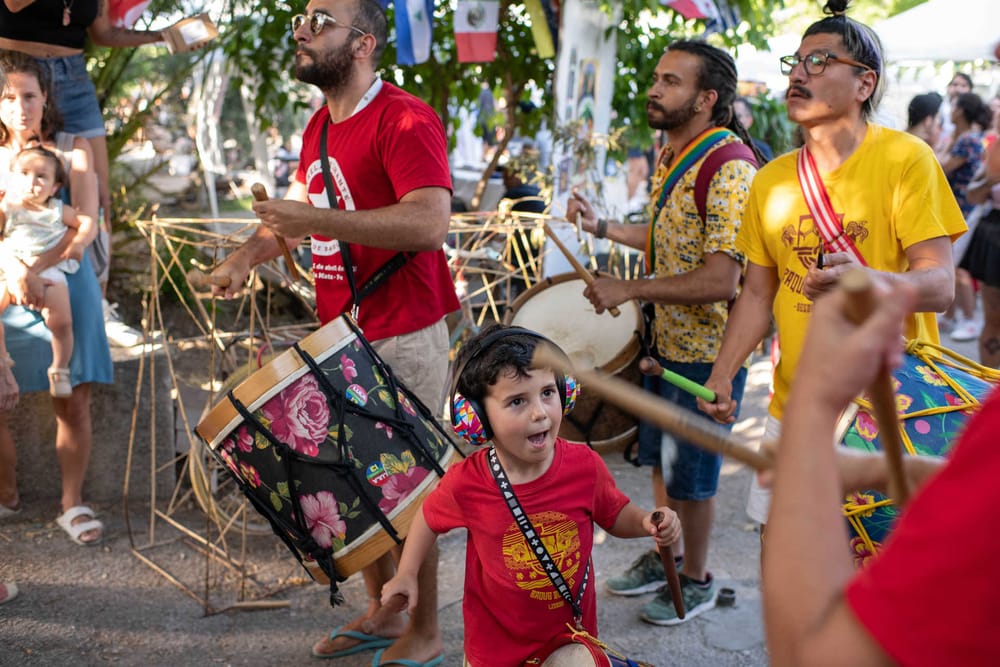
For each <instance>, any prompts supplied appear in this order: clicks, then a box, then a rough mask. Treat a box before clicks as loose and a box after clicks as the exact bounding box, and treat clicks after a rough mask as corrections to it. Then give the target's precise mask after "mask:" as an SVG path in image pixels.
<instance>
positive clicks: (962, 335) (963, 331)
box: [950, 320, 982, 343]
mask: <svg viewBox="0 0 1000 667" xmlns="http://www.w3.org/2000/svg"><path fill="white" fill-rule="evenodd" d="M981 328H982V326H981V325H980V324H979V322H976V321H975V320H962V321H961V322H958V323H957V324H956V325H955V328H954V329H952V330H951V334H950V335H951V339H952V340H953V341H957V342H960V343H961V342H965V341H969V340H975V339H977V338H979V331H980V329H981Z"/></svg>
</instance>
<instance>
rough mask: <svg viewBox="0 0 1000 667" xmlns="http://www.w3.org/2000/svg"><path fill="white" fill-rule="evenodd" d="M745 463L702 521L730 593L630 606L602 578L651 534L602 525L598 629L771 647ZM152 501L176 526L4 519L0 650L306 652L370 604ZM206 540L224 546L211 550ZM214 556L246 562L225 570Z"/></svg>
mask: <svg viewBox="0 0 1000 667" xmlns="http://www.w3.org/2000/svg"><path fill="white" fill-rule="evenodd" d="M763 376H764V379H763V380H761V379H758V380H756V381H755V382H754V388H753V389H752V390H751V391H750V392H748V401H749V402H748V403H747V407H748V408H749V407H750V406H751V405H755V406H757V407H756V408H754V409H750V410H748V411H747V413H744V415H743V419H742V420H741V422H740V423H739V424H738V425H737V429H738V431H739V432H742V433H744V434H746V435H747V437H748V438H753V437H755V434H757V433H758V432H759V430H760V428H761V424H762V415H763V405H764V401H765V400H766V395H767V383H766V372H765V373H764V374H763ZM759 377H760V374H758V378H759ZM748 389H749V388H748ZM605 460H606V461H607V463H608V465H609V467H610V468H611V470H612V473H613V475H614V476H615V478H616V480H617V481H618V484H619V486H620V487H621V488H622V489H623V491H625V493H627V494H628V495H629V496H630V497H632V498H633V500H634V501H636V502H637V503H639V504H640V505H642V506H645V507H650V506H651V490H650V487H649V473H648V470H647V469H639V468H635V467H633V466H631V465H630V464H628V463H625V462H624V460H623V459H622V457H621V455H620V454H619V453H614V454H608V455H606V456H605ZM749 476H750V473H749V471H748V470H746V469H745V468H743V467H742V466H740V465H736V464H729V463H727V464H726V465H724V467H723V473H722V477H721V481H720V494H719V505H718V510H717V520H716V526H715V530H714V532H713V543H712V555H711V559H712V561H711V562H710V567H711V568H712V570H713V572H714V574H715V576H716V579H717V581H718V582H719V584H720V585H721V586H728V587H731V588H733V589H734V590H735V591H736V594H737V603H736V605H735V606H734V607H730V608H725V609H722V608H719V609H716V610H714V611H711V612H708V613H706V614H704V615H702V616H700V617H698V618H696V619H694V620H692V621H690V622H689V623H685V624H684V625H681V626H677V627H675V628H662V627H656V626H651V625H647V624H645V623H642V622H640V621H639V620H638V611H639V608H640V607H641V605H642V604H643V603H645V602H646V601H647V600H648V596H647V597H641V598H621V597H616V596H614V595H611V594H609V593H608V592H607V591H606V590H605V589H604V588H603V586H602V585H601V583H600V582H601V581H602V580H604V579H606V578H607V577H609V576H612V575H614V574H616V573H618V572H620V571H622V570H624V569H625V568H626V567H627V566H628V565H629V564H630V563H631V562H632V561H633V560H634V559H635V558H636V557H637V556H638V555H639V554H641V553H642V551H643V550H644V549H646V548H648V545H647V544H645V542H644V541H641V540H627V541H626V540H616V539H614V538H610V537H608V536H606V535H603V534H599V535H598V537H597V540H596V544H595V550H594V563H595V577H596V579H597V582H598V583H597V587H598V609H599V618H600V624H601V633H602V636H604V637H606V638H610V639H611V641H612V642H613V643H614V644H615V645H617V646H619V647H625V648H627V649H628V651H629V652H630V653H631V655H632V656H633V657H636V658H638V659H643V660H646V661H649V662H650V663H652V664H655V665H659V666H660V667H664V666H667V665H684V666H688V665H695V666H701V665H704V666H708V665H712V666H720V665H721V666H725V665H732V666H737V665H741V666H742V665H764V664H766V663H767V658H766V652H765V649H764V645H763V629H762V622H761V612H760V596H759V589H758V584H759V579H758V562H757V549H758V537H757V533H756V531H755V530H754V529H753V526H751V525H750V524H749V523H748V522H747V520H746V517H745V515H744V512H743V502H744V500H745V497H746V496H745V494H746V488H747V485H748V483H749ZM158 505H159V508H160V510H161V511H163V512H164V513H166V514H167V515H168V516H169V519H170V521H172V522H174V523H176V524H177V525H178V526H180V527H181V528H183V530H184V531H185V532H181V531H179V530H178V529H176V528H175V527H173V526H172V525H171V523H169V522H168V521H167V520H165V519H163V518H161V517H160V516H157V517H156V518H155V519H154V520H151V517H150V508H149V506H148V503H144V502H135V501H133V502H131V503H129V504H128V506H127V507H126V506H125V505H124V504H122V503H114V504H107V505H98V506H95V509H97V510H98V512H99V514H100V518H101V519H102V520H103V521H104V523H105V525H106V538H105V540H104V542H103V544H101V545H99V546H96V547H80V546H77V545H75V544H73V543H71V542H70V541H69V540H68V539H67V537H66V536H65V535H64V534H63V532H62V531H61V530H60V529H59V528H58V527H57V526H56V524H55V521H54V518H55V516H56V513H57V510H58V507H57V501H52V502H47V503H36V504H34V505H32V506H29V507H26V508H25V511H24V513H23V514H22V515H21V516H19V517H17V518H16V519H15V520H12V521H11V520H8V521H4V522H0V580H4V581H10V580H16V581H17V582H18V584H19V586H20V588H21V594H20V596H19V598H18V599H16V600H14V601H12V602H10V603H8V604H5V605H2V606H0V665H19V666H20V665H44V666H49V665H52V666H60V665H82V666H89V665H95V666H96V665H108V664H113V665H136V666H139V665H142V666H154V667H177V666H178V665H233V666H237V665H273V664H309V663H311V662H314V660H313V659H312V658H311V657H310V655H309V653H310V647H311V645H312V644H313V643H314V642H315V641H317V640H318V639H320V638H321V637H322V636H323V634H324V633H325V632H328V631H329V630H330V629H332V628H333V627H335V626H337V625H339V624H341V623H344V622H346V621H347V620H349V619H351V618H353V617H354V616H355V615H357V614H358V613H359V612H360V611H361V609H362V608H363V606H364V604H365V601H366V594H365V591H364V586H363V582H362V580H361V578H360V577H352V578H351V579H349V580H348V581H347V582H346V583H344V584H342V591H343V593H344V596H345V598H346V604H345V605H343V606H340V607H336V608H331V607H330V605H329V599H328V589H327V588H326V587H323V586H320V585H318V584H314V583H311V582H310V581H309V580H308V578H307V577H306V575H305V573H304V571H303V570H301V568H300V567H299V566H298V564H297V563H296V562H295V561H294V559H293V558H292V557H291V555H290V554H289V553H288V552H287V551H286V549H285V548H284V546H283V545H281V544H280V543H279V542H278V540H277V539H276V538H275V537H274V536H273V535H271V534H270V532H269V530H265V531H264V533H262V534H251V535H248V536H247V538H246V540H245V541H244V540H243V539H242V536H241V532H240V526H241V524H240V523H239V522H237V523H236V525H235V526H234V527H233V528H232V529H231V530H230V531H229V532H228V533H227V534H226V535H225V537H224V538H220V536H219V534H218V531H217V530H216V529H215V528H214V527H213V526H211V525H209V524H208V522H207V520H206V515H205V514H204V513H203V512H201V511H200V509H199V508H198V505H197V503H195V502H194V501H193V500H190V499H186V500H183V501H181V502H178V503H176V507H175V508H174V509H172V510H169V512H168V511H167V510H165V508H164V506H165V503H159V504H158ZM151 526H152V528H153V530H152V531H151V530H150V527H151ZM192 536H193V537H192ZM206 542H207V543H211V544H213V545H215V547H217V548H218V549H219V550H220V551H221V552H223V554H224V555H225V557H226V558H225V559H214V558H211V559H210V558H207V557H206V556H205V546H204V545H205V543H206ZM464 544H465V537H464V533H461V532H456V533H454V534H450V535H447V536H444V537H442V538H441V540H440V546H441V560H440V564H439V568H438V572H439V586H438V588H439V600H438V609H439V619H440V622H441V628H442V634H443V638H444V642H445V646H446V660H445V662H444V665H445V667H460V665H461V664H462V638H463V629H462V610H461V603H462V578H463V572H464ZM222 560H228V561H230V562H231V563H235V565H237V566H238V564H239V563H241V562H242V563H244V567H243V568H239V567H235V568H234V569H235V571H234V570H231V569H230V568H228V567H226V566H224V565H223V564H222V562H221V561H222ZM171 577H172V578H175V579H176V580H177V582H178V583H181V584H183V585H184V587H186V589H187V591H186V592H185V591H184V590H182V588H181V587H179V586H178V585H176V584H175V583H172V581H171ZM241 591H242V594H243V596H244V598H245V599H248V600H255V601H270V600H276V601H279V602H280V603H281V604H283V605H286V606H282V607H280V608H277V609H270V610H247V609H240V608H239V607H238V606H233V605H235V603H237V602H238V601H239V599H240V596H241ZM371 659H372V653H371V652H364V653H360V654H357V655H355V656H351V657H350V658H343V659H341V660H339V661H337V662H336V663H335V664H337V665H341V666H342V667H361V666H362V665H369V664H371Z"/></svg>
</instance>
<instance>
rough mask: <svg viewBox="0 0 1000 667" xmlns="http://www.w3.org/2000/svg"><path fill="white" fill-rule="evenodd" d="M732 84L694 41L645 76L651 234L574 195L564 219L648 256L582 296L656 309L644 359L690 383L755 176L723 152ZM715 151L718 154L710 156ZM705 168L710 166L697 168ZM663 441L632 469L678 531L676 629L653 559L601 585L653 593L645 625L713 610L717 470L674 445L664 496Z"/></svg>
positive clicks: (643, 441) (721, 296)
mask: <svg viewBox="0 0 1000 667" xmlns="http://www.w3.org/2000/svg"><path fill="white" fill-rule="evenodd" d="M736 82H737V77H736V65H735V63H734V62H733V59H732V58H731V57H730V56H729V54H727V53H726V52H725V51H722V50H720V49H718V48H715V47H713V46H709V45H708V44H706V43H704V42H695V41H691V42H675V43H674V44H671V45H670V47H669V48H668V49H667V51H666V53H664V55H663V56H662V57H661V58H660V61H659V63H658V64H657V66H656V69H655V71H654V73H653V84H652V86H651V87H650V89H649V93H648V102H647V107H646V110H647V115H648V117H649V125H650V127H652V128H654V129H660V130H665V131H666V132H667V135H668V137H669V144H668V145H667V147H666V148H665V149H664V151H663V152H662V153H661V155H660V159H659V160H658V163H659V164H658V166H657V169H656V174H655V175H654V177H653V188H652V199H653V212H652V215H651V223H650V224H646V225H635V224H629V225H625V224H620V223H610V224H609V223H608V221H606V220H597V219H596V216H595V214H594V211H593V209H592V208H591V207H590V204H589V203H588V202H587V201H586V200H585V199H584V198H583V197H580V196H579V195H576V194H574V196H573V197H572V198H571V199H570V202H569V203H568V205H567V208H566V211H567V212H566V216H567V217H568V218H569V219H570V220H574V219H576V215H577V213H580V214H582V217H581V221H582V223H583V227H584V229H586V230H587V231H590V232H593V233H595V235H596V236H598V237H604V236H607V237H608V238H610V239H611V240H613V241H616V242H619V243H623V244H625V245H629V246H631V247H633V248H639V249H643V248H645V249H646V251H647V270H648V271H649V272H650V273H651V274H652V275H651V276H650V277H649V279H642V280H620V279H617V278H610V277H600V278H597V279H596V280H595V281H594V283H593V284H592V285H591V286H589V287H588V288H587V290H586V291H585V292H584V293H585V295H586V296H587V298H589V299H590V301H591V302H592V303H593V304H594V308H595V309H596V311H597V312H598V313H600V312H603V311H604V310H605V309H609V308H612V307H614V306H617V305H619V304H622V303H624V302H625V301H628V300H631V299H637V300H641V301H645V302H649V303H653V304H655V307H656V316H655V318H654V329H655V337H654V345H653V347H654V348H655V351H652V350H651V353H653V354H655V355H656V356H657V357H658V359H659V361H660V363H661V364H662V365H663V366H664V367H665V368H667V369H668V370H671V371H673V372H676V373H679V374H681V375H682V376H684V377H686V378H688V379H690V380H692V381H694V382H698V383H701V382H704V381H705V380H706V379H707V378H708V374H709V373H710V372H711V369H712V361H713V360H714V359H715V356H716V354H717V353H718V351H719V345H720V343H721V341H722V333H723V331H724V328H725V324H726V318H727V317H728V307H727V301H729V300H730V299H732V298H733V297H734V296H735V294H736V291H737V289H738V286H739V279H740V272H741V269H742V265H743V262H744V257H743V254H742V253H741V252H739V251H738V250H737V249H736V232H737V230H738V229H739V223H740V218H741V217H742V214H743V208H744V206H745V205H746V202H747V197H748V195H749V192H750V183H751V181H752V180H753V176H754V174H755V173H756V169H755V167H754V165H752V164H751V163H750V162H748V161H746V160H745V159H733V158H732V157H731V156H732V155H733V152H732V151H734V150H738V149H740V148H742V147H740V146H739V144H740V142H741V141H742V143H744V144H746V145H747V146H749V145H750V138H749V135H748V134H747V133H746V130H745V129H744V128H743V127H742V126H741V125H740V124H739V121H737V120H736V119H735V114H734V113H733V109H732V106H733V100H734V99H735V98H736ZM733 145H736V147H737V148H736V149H734V148H732V146H733ZM721 150H725V151H726V152H725V153H716V151H721ZM713 155H714V156H715V158H713V157H712V156H713ZM724 158H726V159H725V160H724ZM757 159H758V160H759V159H760V156H757ZM710 160H711V165H708V166H705V165H706V164H708V162H709V161H710ZM719 163H721V164H719ZM717 164H718V166H717V167H716V166H714V165H717ZM703 166H705V169H706V172H705V174H704V175H703V178H707V177H708V176H709V175H710V174H711V175H712V177H711V180H710V182H709V183H708V187H707V191H706V192H705V202H704V216H702V214H701V212H699V210H698V209H699V206H698V203H697V202H696V198H697V194H696V191H697V190H698V189H699V188H698V187H696V185H697V183H698V180H699V178H698V176H699V174H700V170H701V169H702V167H703ZM713 171H714V174H713V173H712V172H713ZM650 260H651V261H650ZM745 379H746V372H745V371H740V373H739V375H738V376H737V377H736V379H735V381H734V383H733V384H734V387H735V389H734V393H735V394H736V395H741V394H740V392H741V391H742V388H743V383H744V381H745ZM649 380H651V381H654V380H655V381H656V382H655V383H654V386H651V387H650V389H651V390H652V391H657V392H658V393H659V394H660V395H661V396H662V397H664V398H666V399H667V400H670V401H673V402H674V403H675V404H677V405H679V406H681V407H684V408H686V409H689V410H691V411H693V412H696V411H697V405H696V403H695V401H694V397H693V396H690V395H688V394H685V393H684V392H682V391H681V390H680V389H677V388H676V387H674V386H672V385H669V384H668V383H666V382H660V381H658V379H655V378H649ZM662 442H663V434H662V433H661V432H660V431H659V430H658V429H656V428H653V427H650V426H648V425H646V424H641V425H640V427H639V456H638V462H639V463H640V464H643V465H648V466H651V467H652V468H653V475H652V481H653V497H654V499H655V502H656V504H657V505H658V506H659V505H669V506H670V507H671V508H672V509H674V510H675V511H676V512H677V513H678V515H679V516H680V519H681V526H682V527H683V531H684V532H683V543H682V544H683V556H684V559H683V564H682V566H681V571H680V580H681V587H682V591H683V596H684V605H685V608H686V610H687V615H686V616H685V618H684V619H681V618H679V617H678V616H677V613H676V611H675V610H674V607H673V603H672V601H671V597H670V593H669V592H667V591H666V590H665V587H664V586H663V584H664V583H665V582H664V575H663V566H662V564H661V562H660V560H659V556H658V555H657V554H656V552H646V553H644V554H643V555H642V556H641V557H640V558H639V559H638V560H636V562H635V563H634V564H633V565H632V567H630V568H629V569H628V571H626V572H625V573H624V574H623V575H620V576H617V577H611V578H609V579H608V582H607V585H608V590H610V591H611V592H612V593H615V594H618V595H640V594H642V593H645V592H653V591H656V590H657V589H660V588H663V589H664V590H662V591H660V592H659V593H658V595H657V596H656V597H655V598H654V599H653V600H651V601H650V602H648V603H647V604H646V605H645V606H644V607H643V609H642V612H641V614H640V616H641V618H642V619H643V620H644V621H646V622H648V623H653V624H656V625H675V624H677V623H681V622H683V621H684V620H688V619H691V618H694V617H695V616H697V615H698V614H700V613H702V612H703V611H705V610H707V609H711V608H712V607H713V606H714V605H715V591H716V587H715V583H714V581H713V579H712V575H711V573H710V572H709V570H708V569H707V559H708V545H709V537H710V535H711V529H712V519H713V515H714V508H715V494H716V491H717V489H718V481H719V470H720V467H721V463H722V459H721V457H720V456H719V455H717V454H713V453H711V452H706V451H704V450H701V449H699V448H697V447H695V446H694V445H693V444H691V443H688V442H684V441H678V442H677V452H676V457H675V459H674V460H673V461H672V464H671V475H670V482H669V484H666V485H665V484H664V474H663V470H662V467H661V455H662ZM679 550H680V549H678V551H679Z"/></svg>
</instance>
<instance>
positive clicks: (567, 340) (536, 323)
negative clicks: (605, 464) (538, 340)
mask: <svg viewBox="0 0 1000 667" xmlns="http://www.w3.org/2000/svg"><path fill="white" fill-rule="evenodd" d="M585 288H586V283H585V282H584V281H583V279H582V278H580V277H579V276H578V275H577V274H576V273H564V274H560V275H557V276H552V277H550V278H546V279H544V280H542V281H540V282H538V283H537V284H535V285H534V286H532V287H531V288H530V289H529V290H527V291H526V292H524V293H522V294H521V295H519V296H518V298H517V299H516V300H515V301H514V303H513V304H511V308H510V309H509V310H508V311H507V312H506V313H505V315H504V323H505V324H510V325H515V326H521V327H525V328H527V329H531V330H533V331H537V332H538V333H540V334H542V335H543V336H545V337H546V338H549V339H550V340H552V342H554V343H556V344H557V345H559V346H560V347H561V348H562V349H563V351H564V352H565V353H566V354H567V355H568V356H569V357H570V359H571V360H572V361H573V363H574V364H575V365H577V366H579V367H583V368H597V369H599V370H601V371H603V372H605V373H608V374H611V375H615V376H618V377H619V378H620V379H622V380H625V381H627V382H630V383H632V384H635V385H637V386H639V385H641V379H642V376H641V373H640V372H639V357H640V351H641V350H642V334H641V332H642V312H641V310H640V308H639V305H638V304H637V303H636V302H635V301H628V302H626V303H624V304H622V305H621V306H619V309H620V310H621V315H620V316H619V317H618V318H613V317H612V315H611V314H610V313H607V312H605V313H603V314H601V315H597V314H596V313H595V312H594V308H593V306H592V305H591V304H590V302H589V301H588V300H587V299H586V298H585V297H584V296H583V291H584V289H585ZM550 303H551V304H552V306H553V309H552V310H549V309H548V307H547V306H548V305H549V304H550ZM556 308H562V309H563V311H564V312H563V313H559V312H558V311H557V310H556ZM565 311H569V312H565ZM609 328H613V333H612V334H610V339H611V340H610V341H608V340H602V341H601V346H600V347H601V349H599V350H596V354H599V355H600V357H599V358H597V359H596V363H595V359H594V358H593V357H594V356H596V355H595V354H592V352H594V351H593V350H588V349H587V348H588V343H592V342H593V341H592V340H580V336H588V337H594V336H597V335H601V336H605V338H607V337H608V336H609V331H608V330H609ZM638 426H639V425H638V421H637V420H636V418H635V417H634V416H633V415H631V414H629V413H627V412H625V411H623V410H620V409H618V408H617V407H615V406H613V405H611V404H610V403H606V402H604V401H603V400H601V399H600V398H598V397H597V396H596V395H594V394H589V393H588V392H587V387H586V386H582V387H581V391H580V398H579V399H578V400H577V403H576V407H575V408H573V411H572V412H571V413H570V414H568V415H566V416H565V417H563V421H562V426H561V427H560V429H559V435H560V436H562V437H563V438H565V439H567V440H571V441H574V442H583V443H587V444H589V445H590V446H591V447H593V448H594V449H595V450H597V451H599V452H602V453H603V452H612V451H620V450H624V449H625V448H626V447H627V446H628V445H630V444H631V443H633V442H635V439H636V437H637V434H638V430H639V428H638Z"/></svg>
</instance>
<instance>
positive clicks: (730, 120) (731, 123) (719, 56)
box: [667, 40, 767, 166]
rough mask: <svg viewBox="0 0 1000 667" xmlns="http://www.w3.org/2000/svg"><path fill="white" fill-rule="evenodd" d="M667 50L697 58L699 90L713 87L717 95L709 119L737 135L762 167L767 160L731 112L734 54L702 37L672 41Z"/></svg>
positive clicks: (734, 67) (735, 93)
mask: <svg viewBox="0 0 1000 667" xmlns="http://www.w3.org/2000/svg"><path fill="white" fill-rule="evenodd" d="M667 50H668V51H682V52H684V53H690V54H691V55H693V56H697V57H698V61H699V63H700V64H699V66H698V87H699V88H700V89H702V90H714V91H715V93H716V95H717V96H718V97H717V99H716V101H715V106H713V107H712V122H713V123H714V124H715V125H716V126H717V127H724V128H726V129H728V130H731V131H732V132H733V134H735V135H736V136H738V137H739V138H740V141H742V142H743V143H744V144H746V145H747V146H748V147H749V148H750V150H752V151H753V154H754V156H755V157H756V158H757V165H758V166H763V165H764V163H765V162H767V160H766V159H765V158H764V155H763V154H762V153H761V152H760V151H759V150H757V147H756V146H754V143H753V141H752V140H751V139H750V133H749V132H748V131H747V129H746V128H745V127H743V123H741V122H740V121H739V120H738V119H737V118H736V113H735V112H734V111H733V102H735V101H736V98H737V96H738V92H737V90H736V83H737V74H736V61H735V60H733V57H732V56H731V55H729V54H728V53H726V52H725V51H723V50H722V49H720V48H717V47H714V46H712V45H711V44H708V43H707V42H704V41H701V40H683V41H679V42H674V43H673V44H671V45H670V46H669V47H667Z"/></svg>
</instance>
